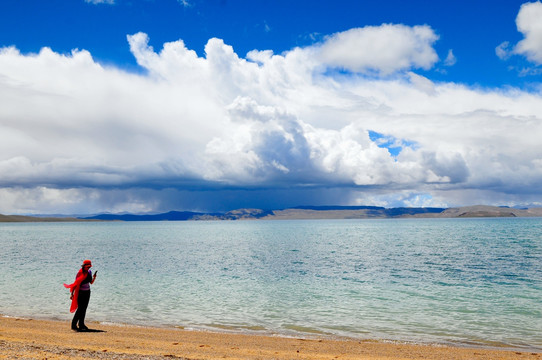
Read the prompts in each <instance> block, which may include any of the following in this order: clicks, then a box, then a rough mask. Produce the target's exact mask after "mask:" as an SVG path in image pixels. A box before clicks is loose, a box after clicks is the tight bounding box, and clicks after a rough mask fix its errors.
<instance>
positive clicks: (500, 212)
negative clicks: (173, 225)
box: [0, 205, 542, 222]
mask: <svg viewBox="0 0 542 360" xmlns="http://www.w3.org/2000/svg"><path fill="white" fill-rule="evenodd" d="M472 217H542V208H530V209H515V208H510V207H497V206H485V205H477V206H467V207H459V208H448V209H445V208H408V207H400V208H384V207H378V206H298V207H293V208H288V209H282V210H262V209H237V210H232V211H228V212H226V213H203V212H192V211H170V212H166V213H162V214H144V215H136V214H99V215H95V216H87V217H84V216H83V217H81V216H80V217H55V216H49V217H37V216H21V215H0V222H53V221H63V222H66V221H198V220H256V219H259V220H292V219H390V218H472Z"/></svg>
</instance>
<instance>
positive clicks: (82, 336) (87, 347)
mask: <svg viewBox="0 0 542 360" xmlns="http://www.w3.org/2000/svg"><path fill="white" fill-rule="evenodd" d="M69 323H70V322H69V321H64V320H37V319H29V318H25V319H22V318H14V317H6V316H4V315H0V359H11V358H16V357H23V358H26V359H44V358H47V359H164V358H177V359H219V358H228V359H239V360H241V359H279V360H280V359H315V360H316V359H335V358H338V359H374V360H376V359H379V360H391V359H450V360H452V359H454V360H455V359H473V358H476V359H534V360H542V352H537V351H536V350H532V351H531V350H526V349H509V348H506V349H495V348H486V347H478V346H473V347H467V346H465V347H462V346H452V345H440V344H412V343H403V342H388V341H376V340H357V339H351V338H329V337H325V336H323V337H318V336H310V337H306V338H300V337H286V336H272V335H259V334H242V333H234V332H214V331H206V330H201V331H200V330H186V329H180V328H171V327H163V328H162V327H145V326H137V325H124V324H104V323H98V322H90V323H88V324H87V325H88V326H89V327H90V328H92V329H95V330H97V332H88V333H87V332H80V333H79V332H74V331H72V330H71V329H70V326H69V325H70V324H69Z"/></svg>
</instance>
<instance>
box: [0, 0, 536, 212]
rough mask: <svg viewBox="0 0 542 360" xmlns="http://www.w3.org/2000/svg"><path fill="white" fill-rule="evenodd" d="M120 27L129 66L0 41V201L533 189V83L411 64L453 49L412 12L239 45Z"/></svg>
mask: <svg viewBox="0 0 542 360" xmlns="http://www.w3.org/2000/svg"><path fill="white" fill-rule="evenodd" d="M538 4H539V3H538ZM524 9H525V7H523V8H522V11H523V10H524ZM520 15H521V13H520ZM522 21H524V22H525V24H527V25H525V29H527V30H525V32H524V33H525V34H527V35H526V38H525V41H527V40H528V39H532V36H534V37H536V36H537V35H536V31H537V30H536V29H535V30H533V28H532V27H529V26H530V25H529V24H531V25H532V22H530V21H529V19H527V20H520V16H518V24H519V23H520V22H522ZM522 23H523V22H522ZM518 26H519V25H518ZM528 29H531V30H528ZM522 32H523V30H522ZM533 34H534V35H533ZM127 41H128V42H129V45H130V49H131V52H132V54H133V55H134V57H135V58H136V60H137V63H138V64H139V65H140V66H141V67H142V68H143V69H144V71H143V73H139V74H138V73H131V72H127V71H124V70H122V69H119V68H116V67H114V66H104V65H102V64H99V63H97V62H96V61H95V60H94V59H93V57H92V54H90V53H89V52H87V51H85V50H74V51H73V52H72V53H71V54H59V53H56V52H55V51H53V50H51V49H49V48H43V49H42V50H41V51H40V52H39V53H38V54H22V53H20V52H19V51H18V50H17V49H16V48H15V47H8V48H3V49H0V198H1V199H2V201H1V202H0V213H40V212H41V213H44V212H45V213H93V212H102V211H113V212H115V211H135V212H145V211H165V210H171V209H184V210H228V209H232V208H235V207H267V208H279V207H286V206H294V205H300V204H366V205H381V206H403V205H404V206H454V205H465V204H472V203H490V204H519V205H522V204H527V205H532V204H535V205H536V204H539V205H542V204H541V203H540V198H539V194H540V193H542V145H541V143H540V134H542V118H541V115H540V114H542V95H541V93H539V92H526V91H521V90H518V89H479V88H471V87H468V86H464V85H460V84H454V83H434V82H432V81H431V80H430V79H428V78H425V77H423V76H421V75H419V74H417V73H416V71H417V69H426V70H427V69H430V68H432V67H434V66H436V64H439V63H441V64H444V65H445V66H453V64H454V63H455V56H454V55H453V52H452V50H450V51H449V52H448V53H447V54H441V56H442V57H443V59H439V57H438V55H437V53H436V51H435V49H434V48H433V45H434V43H435V42H436V41H438V36H437V35H436V34H435V32H434V31H433V30H432V29H431V28H430V27H428V26H415V27H408V26H404V25H389V24H385V25H382V26H380V27H365V28H357V29H351V30H348V31H345V32H342V33H337V34H333V35H330V36H329V37H327V38H325V39H324V40H323V41H322V42H321V43H318V44H314V45H312V46H308V47H304V48H295V49H292V50H291V51H288V52H285V53H282V54H274V53H273V52H271V51H268V50H264V51H259V50H254V51H252V52H250V53H249V54H247V55H246V56H245V57H243V56H240V55H238V54H237V53H236V52H235V50H234V49H233V48H232V46H230V45H228V44H225V43H224V42H223V40H221V39H216V38H213V39H210V40H209V41H208V43H207V45H206V46H205V55H204V56H198V55H197V54H196V52H195V51H193V50H191V49H188V48H187V47H186V46H185V44H184V43H183V41H182V40H179V41H175V42H170V43H166V44H164V45H163V48H162V49H160V50H158V51H157V50H155V49H153V48H152V47H151V46H149V38H148V36H147V35H146V34H144V33H137V34H133V35H129V36H128V37H127ZM536 43H537V42H536V41H534V42H532V43H531V42H530V41H528V42H526V43H520V44H523V45H520V44H518V45H517V49H518V50H517V51H518V53H524V54H525V56H527V57H528V58H529V59H531V60H532V61H539V60H537V59H538V55H539V54H537V52H538V51H540V53H541V54H542V49H537V48H536V45H530V44H536ZM540 43H541V42H540V41H538V44H540ZM519 49H523V50H521V51H520V50H519ZM540 62H542V58H541V59H540Z"/></svg>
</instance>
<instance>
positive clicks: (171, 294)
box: [0, 218, 542, 351]
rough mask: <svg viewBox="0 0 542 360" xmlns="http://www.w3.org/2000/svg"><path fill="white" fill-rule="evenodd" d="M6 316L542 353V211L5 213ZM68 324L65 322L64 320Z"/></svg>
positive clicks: (2, 283) (2, 284)
mask: <svg viewBox="0 0 542 360" xmlns="http://www.w3.org/2000/svg"><path fill="white" fill-rule="evenodd" d="M0 248H1V252H0V314H3V315H5V316H20V317H33V318H46V319H63V320H64V319H65V320H68V319H70V318H71V314H70V313H69V310H68V309H69V293H68V291H67V290H66V289H64V287H63V286H62V283H64V282H66V283H71V282H73V280H74V277H75V273H76V271H77V270H78V268H79V266H80V264H81V263H82V261H83V260H84V259H87V258H89V259H91V260H92V262H93V265H94V267H93V270H98V278H97V280H96V283H95V284H94V285H93V286H92V296H91V300H90V305H89V310H88V314H87V319H88V321H90V322H92V321H100V322H111V323H127V324H137V325H149V326H179V327H185V328H189V329H211V330H218V331H234V332H255V333H262V334H278V335H284V336H313V335H317V336H346V337H354V338H359V339H380V340H395V341H413V342H422V343H428V342H429V343H453V344H460V345H474V346H498V347H501V346H505V347H518V348H524V349H530V350H535V351H542V218H513V219H416V220H325V221H320V220H318V221H315V220H306V221H305V220H299V221H298V220H295V221H233V222H227V221H215V222H114V223H113V222H107V223H105V222H104V223H23V224H21V223H9V224H0ZM67 326H68V325H67Z"/></svg>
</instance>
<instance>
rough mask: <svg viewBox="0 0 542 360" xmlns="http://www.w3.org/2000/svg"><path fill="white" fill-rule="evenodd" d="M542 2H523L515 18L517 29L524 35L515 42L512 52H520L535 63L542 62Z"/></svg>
mask: <svg viewBox="0 0 542 360" xmlns="http://www.w3.org/2000/svg"><path fill="white" fill-rule="evenodd" d="M541 19H542V3H541V2H540V1H537V2H532V3H525V4H523V5H522V6H521V9H520V11H519V13H518V16H517V18H516V24H517V27H518V31H520V32H521V33H522V34H523V36H524V37H525V38H524V39H523V40H521V41H520V42H518V43H517V45H516V46H515V48H514V52H515V53H517V54H522V55H525V56H526V57H527V59H528V60H529V61H531V62H533V63H535V64H538V65H540V64H542V20H541Z"/></svg>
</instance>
